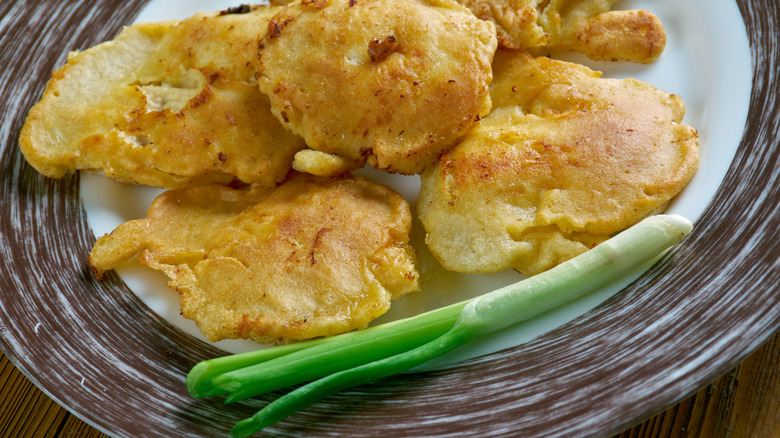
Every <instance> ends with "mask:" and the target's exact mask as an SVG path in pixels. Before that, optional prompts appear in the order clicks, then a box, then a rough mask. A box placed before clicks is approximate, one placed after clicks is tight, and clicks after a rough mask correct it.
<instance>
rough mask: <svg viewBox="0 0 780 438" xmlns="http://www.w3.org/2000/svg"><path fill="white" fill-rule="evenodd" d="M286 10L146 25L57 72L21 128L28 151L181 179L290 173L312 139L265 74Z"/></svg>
mask: <svg viewBox="0 0 780 438" xmlns="http://www.w3.org/2000/svg"><path fill="white" fill-rule="evenodd" d="M278 10H279V8H275V7H254V8H252V9H251V11H249V12H247V13H241V14H232V13H231V14H220V13H199V14H196V15H194V16H192V17H190V18H188V19H185V20H182V21H180V22H158V23H141V24H136V25H133V26H130V27H127V28H125V29H124V30H123V31H122V32H121V33H120V34H119V35H118V36H117V37H116V38H115V39H114V40H112V41H109V42H105V43H102V44H99V45H97V46H95V47H92V48H90V49H87V50H85V51H83V52H79V53H75V52H74V53H71V54H70V56H69V57H68V62H67V64H66V65H64V66H63V67H61V68H60V69H58V70H57V71H55V72H54V74H53V76H52V80H51V81H50V82H49V84H48V85H47V87H46V90H45V92H44V95H43V97H42V99H41V101H40V102H39V103H38V104H36V105H35V106H34V107H33V108H32V109H31V111H30V113H29V116H28V118H27V121H26V123H25V125H24V127H23V129H22V132H21V136H20V146H21V150H22V153H23V154H24V156H25V157H26V159H27V161H28V162H29V163H30V164H31V165H32V166H33V167H35V168H36V169H37V170H38V171H39V172H41V173H42V174H44V175H46V176H49V177H54V178H59V177H62V176H64V175H65V174H66V173H67V172H69V171H72V170H76V169H102V170H103V171H104V172H105V173H106V174H107V175H108V176H110V177H112V178H115V179H118V180H121V181H124V182H135V183H139V184H143V185H149V186H155V187H163V188H173V187H183V186H188V185H192V184H198V183H208V182H218V183H231V182H233V181H234V180H236V179H237V180H240V181H243V182H246V183H253V182H258V183H261V184H263V185H266V186H272V185H273V184H275V183H277V182H278V181H281V180H282V179H283V178H284V176H285V175H286V174H287V172H288V170H289V169H290V166H291V163H292V159H293V156H294V154H295V153H296V152H297V151H299V150H301V149H302V148H303V147H304V143H303V140H302V139H301V138H300V137H297V136H295V135H293V134H291V133H290V132H289V131H287V130H286V129H284V128H283V127H282V126H281V124H280V123H279V122H278V121H277V120H276V118H275V117H274V116H273V115H272V114H271V111H270V102H269V100H268V98H267V97H266V96H265V95H263V94H262V93H260V92H259V91H258V89H257V81H256V80H255V78H254V74H255V72H256V67H255V61H256V56H257V43H258V41H259V40H260V38H261V37H262V36H263V34H264V32H265V31H266V29H267V25H268V22H269V21H270V18H271V17H272V16H273V14H274V13H276V12H277V11H278Z"/></svg>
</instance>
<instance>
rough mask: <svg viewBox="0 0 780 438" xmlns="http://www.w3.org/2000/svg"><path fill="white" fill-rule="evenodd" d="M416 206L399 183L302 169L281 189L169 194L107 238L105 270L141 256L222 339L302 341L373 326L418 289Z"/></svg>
mask: <svg viewBox="0 0 780 438" xmlns="http://www.w3.org/2000/svg"><path fill="white" fill-rule="evenodd" d="M410 227H411V213H410V211H409V205H408V204H407V203H406V201H404V199H403V198H402V197H401V196H400V195H399V194H398V193H396V192H394V191H393V190H392V189H390V188H389V187H387V186H383V185H380V184H376V183H372V182H370V181H368V180H366V179H362V178H352V177H344V178H339V179H325V178H318V177H315V176H311V175H305V174H298V175H296V176H293V177H292V178H291V179H290V180H289V181H287V182H285V183H283V184H281V185H280V186H279V187H278V188H277V189H273V190H270V189H264V188H262V187H261V186H259V185H252V186H250V187H249V188H248V189H244V190H237V189H231V188H227V187H224V186H220V185H206V186H198V187H191V188H186V189H177V190H171V191H167V192H164V193H163V194H162V195H160V196H159V197H158V198H157V199H156V200H155V201H154V203H153V204H152V206H151V207H150V209H149V213H148V217H147V218H145V219H139V220H135V221H130V222H126V223H124V224H122V225H120V226H119V227H118V228H117V229H116V230H115V231H113V232H112V233H111V234H108V235H105V236H103V237H101V238H100V239H98V241H97V243H96V244H95V246H94V248H93V249H92V252H91V253H90V259H89V262H90V264H91V266H92V267H93V268H94V270H95V271H96V272H97V274H98V276H101V275H102V274H103V272H105V271H107V270H110V269H113V268H115V267H117V266H118V265H119V264H121V263H122V262H124V261H126V260H128V259H130V258H132V257H133V256H135V255H136V254H138V253H139V252H141V262H142V263H144V264H145V265H147V266H149V267H150V268H152V269H155V270H158V271H162V272H164V273H165V274H166V275H167V276H168V278H169V280H170V281H169V286H170V287H171V288H173V289H176V290H178V291H179V293H180V295H181V309H182V315H183V316H184V317H185V318H189V319H192V320H194V321H195V322H196V323H197V325H198V327H199V328H200V330H201V332H202V333H203V335H204V336H205V337H206V338H207V339H209V340H212V341H217V340H220V339H226V338H227V339H233V338H246V339H253V340H255V341H258V342H261V343H276V342H290V341H298V340H303V339H309V338H314V337H318V336H329V335H335V334H338V333H343V332H347V331H350V330H354V329H360V328H364V327H366V325H368V323H369V322H370V321H371V320H373V319H374V318H376V317H378V316H379V315H381V314H383V313H385V312H386V311H387V310H388V308H389V307H390V301H391V300H393V299H398V298H400V297H401V296H402V295H403V294H406V293H408V292H410V291H413V290H416V289H417V277H418V274H417V271H416V268H415V253H414V250H413V249H412V247H411V246H410V245H409V233H410Z"/></svg>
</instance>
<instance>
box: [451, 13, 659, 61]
mask: <svg viewBox="0 0 780 438" xmlns="http://www.w3.org/2000/svg"><path fill="white" fill-rule="evenodd" d="M458 1H459V2H460V3H462V4H463V5H465V6H467V7H468V8H469V9H471V11H472V12H474V14H475V15H476V16H477V17H479V18H481V19H483V20H490V21H493V22H495V23H496V29H497V32H498V42H499V46H500V47H504V48H510V49H527V50H536V51H550V50H556V49H557V50H568V51H574V52H580V53H583V54H585V55H587V56H588V57H590V58H591V59H595V60H599V61H614V60H622V61H632V62H639V63H645V64H646V63H650V62H653V61H654V60H655V59H657V58H658V56H660V55H661V52H663V49H664V47H665V46H666V31H665V30H664V27H663V24H662V23H661V20H660V19H659V18H658V17H657V16H656V15H655V14H653V13H652V12H650V11H647V10H628V11H624V10H619V11H613V10H611V8H612V6H613V5H614V4H615V3H616V2H617V0H552V1H542V0H458Z"/></svg>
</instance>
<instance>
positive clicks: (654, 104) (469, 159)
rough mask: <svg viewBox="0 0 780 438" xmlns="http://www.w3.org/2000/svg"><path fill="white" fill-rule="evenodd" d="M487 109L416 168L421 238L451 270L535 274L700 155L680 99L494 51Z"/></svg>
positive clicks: (617, 225) (679, 182) (614, 224)
mask: <svg viewBox="0 0 780 438" xmlns="http://www.w3.org/2000/svg"><path fill="white" fill-rule="evenodd" d="M491 94H492V95H493V98H494V110H493V112H492V113H491V114H490V115H489V116H488V117H486V118H485V119H483V120H482V122H481V123H480V125H479V126H478V127H477V128H475V129H474V130H473V131H471V132H470V133H469V135H468V136H467V137H466V138H465V139H464V140H463V141H462V142H461V143H460V144H459V145H458V146H457V147H456V148H455V149H454V150H453V151H451V152H450V153H449V154H447V155H445V156H444V157H443V158H442V160H441V163H440V164H439V165H438V166H436V167H435V168H431V169H430V170H429V171H427V172H426V173H425V174H423V176H422V189H421V194H420V200H419V202H418V213H419V215H420V219H421V221H422V223H423V225H424V227H425V230H426V231H427V233H428V234H427V238H426V242H427V243H428V245H429V247H430V248H431V250H432V252H433V253H434V254H435V255H436V257H437V258H438V259H439V260H440V261H441V262H442V264H443V265H444V266H445V267H446V268H448V269H450V270H454V271H461V272H497V271H500V270H503V269H507V268H514V269H516V270H518V271H519V272H521V273H523V274H527V275H532V274H535V273H538V272H541V271H544V270H546V269H549V268H551V267H553V266H555V265H557V264H559V263H561V262H562V261H565V260H567V259H569V258H571V257H574V256H576V255H578V254H580V253H582V252H584V251H586V250H587V249H589V248H591V247H593V246H594V245H596V244H597V243H599V242H601V241H603V240H605V239H607V238H608V237H609V236H610V235H611V234H613V233H616V232H618V231H620V230H622V229H624V228H627V227H628V226H630V225H632V224H634V223H636V222H638V221H639V220H641V219H642V218H644V217H645V216H647V215H649V214H652V213H654V212H656V211H658V210H659V209H661V208H663V207H664V206H665V205H666V204H667V203H668V201H669V200H670V199H671V198H672V197H674V196H675V195H676V194H677V193H678V192H679V191H680V190H681V189H682V188H683V187H684V186H685V185H686V184H687V183H688V181H689V180H690V179H691V177H692V176H693V174H694V173H695V172H696V169H697V166H698V158H699V154H698V139H697V135H696V132H695V130H694V129H693V128H691V127H690V126H687V125H684V124H681V123H680V122H681V120H682V118H683V115H684V111H685V108H684V104H683V102H682V100H681V99H680V98H679V97H677V96H674V95H669V94H667V93H665V92H663V91H660V90H657V89H655V88H653V87H652V86H650V85H649V84H647V83H643V82H640V81H637V80H633V79H603V78H600V77H599V74H598V73H597V72H594V71H591V70H589V69H588V68H586V67H584V66H580V65H577V64H572V63H566V62H562V61H556V60H552V59H549V58H545V57H541V58H537V59H534V58H532V57H531V56H530V55H528V54H527V53H525V52H520V51H516V52H511V51H499V53H497V55H496V61H495V80H494V82H493V85H492V88H491Z"/></svg>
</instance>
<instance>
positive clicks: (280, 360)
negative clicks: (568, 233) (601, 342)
mask: <svg viewBox="0 0 780 438" xmlns="http://www.w3.org/2000/svg"><path fill="white" fill-rule="evenodd" d="M691 228H692V224H691V222H690V221H688V220H687V219H685V218H682V217H680V216H676V215H657V216H651V217H649V218H647V219H645V220H643V221H641V222H640V223H639V224H637V225H635V226H633V227H631V228H629V229H627V230H626V231H623V232H622V233H620V234H618V235H616V236H615V237H613V238H612V239H610V240H608V241H606V242H604V243H601V244H600V245H598V246H597V247H596V248H594V249H592V250H590V251H587V252H585V253H584V254H582V255H580V256H578V257H575V258H574V259H571V260H569V261H567V262H564V263H562V264H560V265H558V266H557V267H555V268H553V269H550V270H549V271H546V272H544V273H541V274H538V275H536V276H533V277H531V278H528V279H526V280H523V281H520V282H518V283H515V284H512V285H509V286H506V287H504V288H501V289H498V290H496V291H493V292H490V293H488V294H485V295H483V296H480V297H477V298H474V299H471V300H469V301H465V302H461V303H457V304H453V305H451V306H448V307H444V308H442V309H438V310H435V311H432V312H427V313H424V314H421V315H418V316H415V317H412V318H407V319H405V320H400V321H396V322H393V323H389V324H384V325H381V326H377V327H374V328H371V329H367V330H363V331H359V332H353V333H349V334H346V335H340V336H335V337H332V338H327V339H323V340H317V341H309V342H307V343H305V344H304V345H303V346H300V344H293V345H298V347H294V346H292V345H290V346H283V347H277V348H280V349H286V350H284V351H279V350H277V353H273V351H274V350H276V348H272V349H268V350H261V352H263V351H267V353H256V355H257V357H252V356H251V354H244V355H234V356H228V357H225V358H221V359H214V360H212V361H206V363H209V364H207V365H201V364H199V365H198V366H196V367H195V368H193V371H192V372H191V373H190V374H191V375H192V374H193V373H195V372H196V370H197V373H196V374H197V375H195V376H193V377H192V379H193V381H192V382H190V377H191V376H188V388H190V390H191V392H192V388H198V389H199V391H200V392H198V394H216V393H229V394H230V395H229V396H228V399H227V401H228V402H230V401H235V400H239V399H242V398H245V397H249V396H253V395H259V394H262V393H265V392H269V391H273V390H275V389H279V388H281V387H286V386H290V385H294V384H297V383H301V382H305V381H310V380H313V379H319V380H314V381H313V382H310V383H308V384H306V385H303V386H301V387H299V388H297V389H295V390H293V391H291V392H290V393H288V394H286V395H284V396H282V397H280V398H279V399H277V400H275V401H274V402H272V403H270V404H268V405H267V406H266V407H265V408H263V409H262V410H260V411H259V412H258V413H256V414H255V415H253V416H252V417H250V418H248V419H245V420H242V421H240V422H239V423H238V424H237V425H236V426H235V428H234V429H233V431H232V432H231V433H232V435H233V436H235V437H244V436H248V435H250V434H252V433H254V432H256V431H258V430H260V429H262V428H263V427H266V426H268V425H271V424H273V423H275V422H277V421H279V420H281V419H283V418H285V417H286V416H288V415H290V414H292V413H294V412H296V411H298V410H300V409H303V408H305V407H307V406H309V405H310V404H312V403H315V402H317V401H318V400H321V399H322V398H324V397H326V396H328V395H329V394H332V393H334V392H336V391H340V390H342V389H345V388H348V387H351V386H354V385H358V384H361V383H366V382H369V381H372V380H376V379H379V378H382V377H386V376H389V375H392V374H395V373H399V372H402V371H404V370H407V369H410V368H413V367H415V366H418V365H420V364H423V363H425V362H427V361H429V360H431V359H434V358H436V357H438V356H440V355H442V354H444V353H447V352H449V351H451V350H453V349H455V348H457V347H459V346H461V345H463V344H465V343H466V342H468V341H470V340H472V339H474V338H477V337H479V336H483V335H486V334H488V333H492V332H495V331H497V330H500V329H503V328H506V327H508V326H510V325H513V324H516V323H518V322H520V321H524V320H527V319H529V318H532V317H534V316H536V315H539V314H541V313H543V312H545V311H548V310H551V309H553V308H555V307H558V306H560V305H562V304H564V303H566V302H568V301H571V300H573V299H575V298H577V297H579V296H582V295H583V294H585V293H586V292H588V291H590V290H593V289H595V288H597V287H599V286H601V285H604V284H606V283H608V282H610V281H612V280H615V279H617V278H620V277H621V276H624V275H626V274H628V273H629V272H631V271H632V270H633V269H635V268H637V267H639V266H641V265H642V264H644V263H646V262H648V261H651V260H653V259H654V258H655V257H657V256H659V255H660V254H662V253H663V252H664V251H665V250H666V249H668V248H669V247H671V246H672V245H674V244H675V243H677V242H679V241H680V240H682V239H683V237H685V236H686V235H687V234H688V233H689V232H690V231H691ZM291 350H294V351H291ZM253 360H259V361H262V362H261V363H259V364H256V365H248V364H249V363H251V362H252V361H253ZM232 361H235V363H232ZM215 364H216V365H215ZM191 383H192V384H191Z"/></svg>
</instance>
